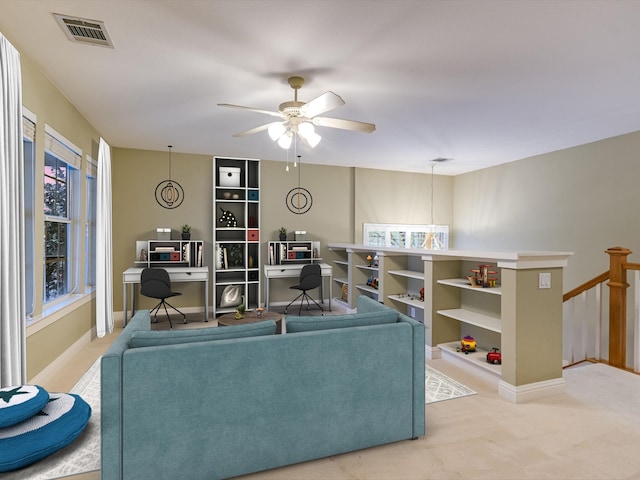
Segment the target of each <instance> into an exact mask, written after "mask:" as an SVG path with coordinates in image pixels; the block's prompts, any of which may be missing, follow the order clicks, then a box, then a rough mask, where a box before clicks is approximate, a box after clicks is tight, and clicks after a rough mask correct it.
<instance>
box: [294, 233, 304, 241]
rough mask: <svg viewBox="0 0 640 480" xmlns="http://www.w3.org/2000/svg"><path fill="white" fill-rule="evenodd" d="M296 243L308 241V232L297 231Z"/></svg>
mask: <svg viewBox="0 0 640 480" xmlns="http://www.w3.org/2000/svg"><path fill="white" fill-rule="evenodd" d="M294 238H295V239H296V242H300V241H304V240H306V239H307V232H306V231H305V230H296V231H295V233H294Z"/></svg>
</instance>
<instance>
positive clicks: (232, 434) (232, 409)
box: [101, 296, 425, 480]
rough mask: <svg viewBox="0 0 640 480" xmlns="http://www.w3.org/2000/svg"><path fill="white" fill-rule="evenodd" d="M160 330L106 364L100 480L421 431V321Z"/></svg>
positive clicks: (136, 330)
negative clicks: (278, 329)
mask: <svg viewBox="0 0 640 480" xmlns="http://www.w3.org/2000/svg"><path fill="white" fill-rule="evenodd" d="M285 324H286V327H287V333H286V334H281V335H277V334H274V332H275V322H273V320H271V321H265V322H260V323H256V324H250V325H241V326H237V327H213V328H204V329H196V330H182V331H170V332H160V331H157V332H155V331H151V330H150V317H149V312H148V311H138V312H137V313H136V315H135V316H134V317H133V319H132V320H131V321H130V322H129V323H128V324H127V326H126V328H125V329H124V330H123V332H122V333H121V334H120V336H119V337H118V338H117V339H116V341H115V342H114V343H113V344H112V345H111V347H110V348H109V350H108V351H107V352H106V353H105V355H104V356H103V357H102V361H101V367H102V369H101V401H102V403H101V439H102V444H101V448H102V451H101V464H102V468H101V470H102V471H101V478H102V480H114V479H122V480H135V479H144V480H147V479H150V478H153V479H158V480H160V479H175V478H188V479H190V480H198V479H207V480H210V479H219V478H229V477H234V476H238V475H243V474H248V473H251V472H256V471H261V470H267V469H272V468H276V467H281V466H284V465H290V464H294V463H298V462H304V461H307V460H312V459H317V458H322V457H327V456H331V455H337V454H340V453H344V452H350V451H354V450H359V449H363V448H368V447H372V446H375V445H382V444H386V443H390V442H397V441H401V440H406V439H415V438H417V437H419V436H421V435H424V434H425V404H424V402H425V400H424V367H425V354H424V326H423V325H422V324H420V323H419V322H416V321H415V320H412V319H410V318H408V317H406V316H404V315H401V314H399V313H398V312H396V311H395V310H393V309H390V308H388V307H385V306H384V305H382V304H379V303H378V302H375V301H373V300H371V299H369V298H368V297H364V296H361V297H359V298H358V305H357V313H356V314H351V315H340V316H325V317H293V316H287V317H286V318H285Z"/></svg>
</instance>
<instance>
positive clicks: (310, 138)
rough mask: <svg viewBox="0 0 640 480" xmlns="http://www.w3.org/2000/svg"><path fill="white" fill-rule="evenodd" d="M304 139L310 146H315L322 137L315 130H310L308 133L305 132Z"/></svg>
mask: <svg viewBox="0 0 640 480" xmlns="http://www.w3.org/2000/svg"><path fill="white" fill-rule="evenodd" d="M304 139H305V141H306V142H307V143H308V144H309V146H310V147H311V148H315V147H316V145H318V144H319V143H320V140H321V139H322V137H321V136H320V135H318V134H317V133H315V132H311V133H310V134H307V135H306V136H305V137H304Z"/></svg>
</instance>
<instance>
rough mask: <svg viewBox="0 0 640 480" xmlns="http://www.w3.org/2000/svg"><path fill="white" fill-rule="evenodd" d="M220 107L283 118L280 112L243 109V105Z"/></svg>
mask: <svg viewBox="0 0 640 480" xmlns="http://www.w3.org/2000/svg"><path fill="white" fill-rule="evenodd" d="M218 106H219V107H227V108H239V109H240V110H249V111H250V112H256V113H264V114H266V115H271V116H272V117H279V118H283V116H282V114H281V113H280V112H272V111H270V110H261V109H259V108H253V107H243V106H241V105H232V104H230V103H219V104H218Z"/></svg>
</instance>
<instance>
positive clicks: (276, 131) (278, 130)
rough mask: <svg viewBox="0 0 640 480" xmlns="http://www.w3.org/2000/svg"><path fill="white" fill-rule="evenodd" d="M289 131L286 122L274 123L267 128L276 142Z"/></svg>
mask: <svg viewBox="0 0 640 480" xmlns="http://www.w3.org/2000/svg"><path fill="white" fill-rule="evenodd" d="M286 131H287V127H285V126H284V123H274V124H272V125H271V126H269V128H268V129H267V132H268V133H269V137H270V138H271V140H273V141H274V142H275V141H276V140H278V139H279V138H280V137H281V136H282V134H283V133H284V132H286Z"/></svg>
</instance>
